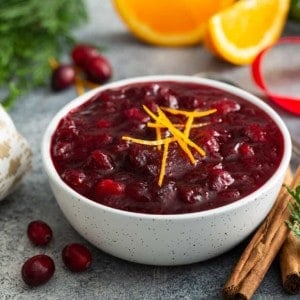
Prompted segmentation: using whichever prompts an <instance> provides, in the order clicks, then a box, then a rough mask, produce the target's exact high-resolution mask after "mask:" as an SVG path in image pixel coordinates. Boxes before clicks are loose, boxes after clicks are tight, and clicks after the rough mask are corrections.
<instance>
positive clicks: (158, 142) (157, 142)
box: [122, 136, 175, 146]
mask: <svg viewBox="0 0 300 300" xmlns="http://www.w3.org/2000/svg"><path fill="white" fill-rule="evenodd" d="M122 140H125V141H129V142H133V143H136V144H141V145H148V146H159V145H165V144H166V143H170V142H174V141H175V138H174V137H170V138H166V139H161V140H155V141H146V140H141V139H136V138H132V137H130V136H122Z"/></svg>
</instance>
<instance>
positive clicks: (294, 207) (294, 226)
mask: <svg viewBox="0 0 300 300" xmlns="http://www.w3.org/2000/svg"><path fill="white" fill-rule="evenodd" d="M287 191H288V192H289V194H290V195H291V196H292V197H293V198H294V200H295V201H293V203H292V202H290V203H289V209H290V211H291V221H288V222H287V224H288V226H289V228H290V229H291V230H292V231H293V232H294V233H295V234H296V235H297V236H298V237H300V185H299V186H297V187H296V188H295V190H292V189H290V188H289V187H287Z"/></svg>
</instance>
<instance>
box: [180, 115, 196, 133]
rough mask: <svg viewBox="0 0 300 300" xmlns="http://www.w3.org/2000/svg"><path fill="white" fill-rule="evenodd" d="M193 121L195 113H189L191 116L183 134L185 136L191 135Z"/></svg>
mask: <svg viewBox="0 0 300 300" xmlns="http://www.w3.org/2000/svg"><path fill="white" fill-rule="evenodd" d="M193 122H194V115H189V117H188V119H187V121H186V124H185V128H184V131H183V134H184V135H185V136H189V135H190V131H191V128H192V124H193Z"/></svg>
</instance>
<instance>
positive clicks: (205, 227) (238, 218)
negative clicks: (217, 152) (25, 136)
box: [42, 76, 291, 265]
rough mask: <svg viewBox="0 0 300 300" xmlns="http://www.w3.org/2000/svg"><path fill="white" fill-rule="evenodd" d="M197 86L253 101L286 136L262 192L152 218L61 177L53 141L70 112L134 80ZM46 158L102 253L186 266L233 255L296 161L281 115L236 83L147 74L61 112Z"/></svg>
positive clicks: (60, 196)
mask: <svg viewBox="0 0 300 300" xmlns="http://www.w3.org/2000/svg"><path fill="white" fill-rule="evenodd" d="M143 81H144V82H145V81H146V82H153V81H175V82H176V81H177V82H178V81H179V82H194V83H200V84H204V85H208V86H211V87H215V88H219V89H222V90H224V91H227V92H230V93H232V94H235V95H238V96H240V97H242V98H243V99H245V100H247V101H249V102H251V103H254V104H255V105H257V106H258V107H260V108H261V109H262V110H264V111H265V112H266V113H267V114H268V115H269V116H270V117H271V118H272V119H273V120H274V122H275V123H276V124H277V125H278V127H279V129H280V131H281V132H282V135H283V137H284V153H283V158H282V161H281V163H280V165H279V168H278V169H277V170H276V172H275V173H274V174H273V176H272V177H271V178H270V179H269V180H268V181H267V182H266V183H265V184H263V185H262V186H261V187H260V188H259V189H257V190H256V191H254V192H253V193H251V194H249V195H248V196H246V197H244V198H242V199H241V200H239V201H236V202H234V203H231V204H228V205H225V206H222V207H219V208H216V209H211V210H207V211H202V212H198V213H188V214H178V215H151V214H142V213H133V212H127V211H122V210H118V209H114V208H110V207H107V206H104V205H102V204H99V203H96V202H94V201H91V200H89V199H87V198H85V197H83V196H81V195H80V194H78V193H77V192H75V191H74V190H73V189H71V188H70V187H69V186H67V185H66V184H65V183H64V182H63V181H62V179H61V178H60V177H59V175H58V173H57V172H56V169H55V167H54V165H53V162H52V159H51V155H50V144H51V137H52V134H53V133H54V131H55V129H56V128H57V125H58V123H59V121H60V120H61V118H62V117H64V116H65V115H66V114H67V113H68V112H69V111H70V110H72V109H73V108H75V107H77V106H79V105H81V104H82V103H84V102H85V101H87V100H89V99H90V98H92V97H93V96H94V95H95V94H96V93H98V92H100V91H102V90H105V89H107V88H114V87H119V86H124V85H127V84H131V83H134V82H143ZM42 158H43V164H44V167H45V170H46V173H47V175H48V177H49V181H50V185H51V187H52V190H53V192H54V195H55V197H56V200H57V202H58V204H59V206H60V208H61V210H62V211H63V213H64V215H65V216H66V218H67V219H68V221H69V222H70V224H71V225H72V226H73V227H74V228H75V229H76V230H77V231H78V232H79V233H80V234H81V235H82V236H83V237H84V238H86V239H87V240H88V241H89V242H91V243H92V244H94V245H95V246H96V247H98V248H99V249H101V250H103V251H105V252H107V253H110V254H112V255H114V256H117V257H119V258H122V259H126V260H129V261H133V262H138V263H143V264H151V265H182V264H189V263H194V262H199V261H203V260H206V259H209V258H212V257H215V256H217V255H220V254H222V253H224V252H225V251H228V250H229V249H231V248H233V247H234V246H236V245H237V244H238V243H240V242H241V241H242V240H244V239H245V238H246V237H247V236H248V235H249V234H250V233H251V232H253V231H254V230H255V228H256V227H257V226H258V225H259V224H260V223H261V222H262V221H263V219H264V218H265V217H266V215H267V214H268V212H269V211H270V209H271V207H272V206H273V204H274V201H275V200H276V197H277V195H278V192H279V189H280V187H281V185H282V182H283V178H284V174H285V171H286V169H287V167H288V165H289V161H290V158H291V138H290V134H289V132H288V130H287V128H286V126H285V124H284V123H283V121H282V120H281V118H280V117H279V116H278V114H277V113H276V112H275V111H274V110H273V109H272V108H271V107H269V106H268V105H266V104H265V103H264V102H263V101H261V100H260V99H258V98H257V97H255V96H253V95H251V94H249V93H248V92H245V91H243V90H241V89H239V88H236V87H233V86H231V85H228V84H225V83H221V82H216V81H213V80H209V79H201V78H196V77H188V76H148V77H141V78H133V79H128V80H123V81H118V82H115V83H112V84H109V85H105V86H102V87H100V88H97V89H95V90H92V91H91V92H89V93H86V94H84V95H82V96H80V97H79V98H77V99H75V100H74V101H72V102H70V103H69V104H68V105H66V106H65V107H64V108H62V109H61V110H60V111H59V112H58V114H57V115H56V116H55V117H54V119H53V120H52V121H51V122H50V124H49V126H48V128H47V130H46V132H45V135H44V138H43V144H42Z"/></svg>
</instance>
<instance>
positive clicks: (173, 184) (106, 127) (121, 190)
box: [51, 82, 283, 214]
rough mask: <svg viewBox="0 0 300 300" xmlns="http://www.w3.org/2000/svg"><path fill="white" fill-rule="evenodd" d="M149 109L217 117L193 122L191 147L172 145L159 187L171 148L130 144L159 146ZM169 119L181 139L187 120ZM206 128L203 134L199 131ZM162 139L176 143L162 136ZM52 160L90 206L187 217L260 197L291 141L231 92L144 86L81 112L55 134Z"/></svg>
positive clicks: (97, 100) (115, 92) (98, 100)
mask: <svg viewBox="0 0 300 300" xmlns="http://www.w3.org/2000/svg"><path fill="white" fill-rule="evenodd" d="M143 105H145V106H146V107H147V108H149V109H150V110H151V111H152V112H153V113H154V114H155V115H157V110H158V107H160V108H165V107H169V108H173V109H176V110H180V111H194V110H198V111H204V110H208V109H213V108H214V109H216V112H214V113H212V114H210V115H208V116H204V117H201V118H195V119H194V120H193V124H194V126H192V128H191V130H190V132H189V135H188V138H189V139H190V141H192V142H194V143H195V144H197V145H198V146H200V147H202V148H203V150H204V151H205V155H204V156H203V155H200V154H199V153H198V152H197V151H195V149H194V148H192V147H190V146H188V148H189V149H190V151H191V153H192V155H193V157H194V158H195V163H194V164H193V163H191V160H190V159H189V158H188V155H187V153H186V152H185V151H184V150H183V149H182V147H180V145H179V143H177V142H171V143H169V148H168V151H167V160H166V168H165V175H164V178H163V183H162V185H161V186H159V185H158V177H159V175H160V171H161V166H162V157H163V152H164V151H163V147H162V146H160V147H158V146H153V145H142V144H139V143H135V142H133V141H130V140H129V141H128V140H124V139H123V137H124V136H129V137H132V138H137V139H143V140H146V141H150V140H151V141H153V140H156V139H157V135H156V132H157V131H156V129H155V128H152V127H150V126H149V122H150V121H151V122H152V123H153V122H154V121H153V119H151V117H150V116H149V114H147V113H146V111H145V110H144V109H143ZM165 114H166V115H167V117H168V118H169V119H170V120H171V121H172V124H176V125H175V126H177V127H178V128H182V129H180V130H181V131H183V130H184V126H185V124H186V122H187V117H186V116H184V115H182V114H174V113H173V114H172V113H170V112H167V111H166V110H165ZM200 123H201V124H202V125H203V126H199V125H198V126H197V124H200ZM161 134H162V138H166V137H172V134H171V133H170V131H169V130H167V129H165V128H162V129H161ZM51 155H52V159H53V162H54V165H55V168H56V169H57V172H58V173H59V175H60V176H61V178H62V180H63V181H65V182H66V184H68V185H69V186H70V187H72V188H73V189H74V190H75V191H77V192H78V193H80V194H82V195H84V196H86V197H87V198H89V199H91V200H93V201H96V202H98V203H102V204H104V205H107V206H110V207H114V208H117V209H121V210H126V211H133V212H141V213H150V214H181V213H190V212H198V211H203V210H207V209H212V208H216V207H220V206H223V205H226V204H228V203H232V202H234V201H237V200H239V199H240V198H242V197H244V196H245V195H248V194H249V193H251V192H253V191H255V190H256V189H258V188H259V187H260V186H261V185H262V184H263V183H265V182H266V181H267V180H268V178H270V176H271V175H272V174H273V173H274V172H275V171H276V169H277V168H278V166H279V163H280V161H281V159H282V155H283V137H282V134H281V132H280V130H279V128H278V127H277V125H276V124H275V123H274V122H273V121H272V120H271V118H270V117H269V116H268V115H267V114H266V113H265V112H263V111H262V110H261V109H259V108H258V107H256V106H255V105H252V104H251V103H248V102H246V101H245V100H243V99H241V98H239V97H237V96H235V95H232V94H230V93H226V92H224V91H221V90H218V89H215V88H211V87H207V86H202V85H199V84H194V83H178V82H158V83H151V82H147V83H136V84H131V85H128V86H123V87H120V88H115V89H109V90H106V91H103V92H101V93H99V94H97V95H96V96H94V97H93V98H92V99H90V100H89V101H87V102H86V103H84V104H83V105H81V106H80V107H77V108H75V109H73V110H72V111H71V112H69V113H68V114H67V115H66V116H65V117H64V118H63V119H62V120H61V121H60V122H59V125H58V127H57V129H56V131H55V132H54V134H53V137H52V144H51Z"/></svg>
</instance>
